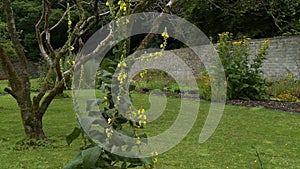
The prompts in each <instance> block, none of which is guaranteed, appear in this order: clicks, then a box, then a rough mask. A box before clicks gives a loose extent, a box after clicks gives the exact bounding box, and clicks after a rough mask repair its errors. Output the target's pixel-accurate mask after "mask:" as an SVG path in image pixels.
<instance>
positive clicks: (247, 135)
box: [0, 94, 300, 169]
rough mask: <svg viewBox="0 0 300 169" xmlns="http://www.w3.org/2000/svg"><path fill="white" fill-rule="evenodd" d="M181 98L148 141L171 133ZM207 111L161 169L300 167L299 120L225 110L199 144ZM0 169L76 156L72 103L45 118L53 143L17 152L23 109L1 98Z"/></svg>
mask: <svg viewBox="0 0 300 169" xmlns="http://www.w3.org/2000/svg"><path fill="white" fill-rule="evenodd" d="M132 97H133V101H134V105H135V106H136V108H141V107H143V108H145V109H147V108H149V106H150V103H149V101H148V97H147V95H141V94H133V95H132ZM179 108H180V99H178V98H168V103H167V106H166V109H165V111H164V113H163V114H162V115H161V116H160V117H159V118H158V119H156V120H155V121H153V122H151V123H149V124H147V126H146V128H145V129H143V130H144V132H146V133H148V135H149V136H154V135H157V134H159V133H162V132H163V131H164V130H166V129H167V128H169V127H170V126H171V125H172V124H173V122H174V120H175V119H176V117H177V115H178V110H179ZM208 110H209V103H208V102H201V106H200V111H199V114H198V117H197V120H196V123H195V124H194V127H193V128H192V130H191V131H190V132H189V133H188V135H187V137H185V138H184V140H183V141H182V142H181V143H180V144H178V145H177V146H175V147H174V148H173V149H171V150H170V151H168V152H166V153H164V154H161V155H159V158H158V164H157V168H162V169H173V168H174V169H175V168H176V169H179V168H180V169H182V168H183V169H185V168H186V169H190V168H247V169H249V168H260V164H259V160H258V158H257V156H256V150H257V151H258V152H259V154H260V157H261V160H262V163H263V167H264V168H272V169H273V168H278V169H279V168H280V169H282V168H289V169H290V168H300V158H299V156H300V151H299V149H300V115H299V114H288V113H284V112H279V111H271V110H266V109H263V108H260V107H258V108H245V107H237V106H230V105H228V106H226V108H225V111H224V114H223V117H222V119H221V121H220V124H219V126H218V128H217V130H216V131H215V133H214V135H213V136H212V137H211V138H210V139H209V140H208V141H207V142H205V143H203V144H199V143H198V139H199V134H200V132H201V129H202V126H203V124H204V122H205V118H206V116H207V113H208ZM0 121H1V125H0V131H1V132H0V168H14V169H15V168H16V169H18V168H30V169H35V168H61V167H63V166H64V165H65V164H66V163H67V162H68V161H69V160H70V159H71V158H73V156H75V155H76V154H77V151H78V149H79V145H80V143H79V142H80V140H77V141H76V142H75V143H73V145H71V147H69V146H67V145H66V142H65V136H66V135H68V134H69V133H70V132H71V131H72V129H73V127H74V126H76V122H75V113H74V111H73V106H72V99H71V98H60V99H55V100H54V102H53V103H52V104H51V106H50V108H49V110H48V112H47V113H46V115H45V119H44V127H45V132H46V135H47V136H48V137H49V139H50V141H51V143H49V144H47V145H45V146H43V147H38V148H27V149H23V150H19V149H16V148H17V146H16V144H15V143H16V142H18V141H19V140H21V139H22V138H24V134H23V133H24V132H23V128H22V125H21V119H20V115H19V110H18V108H17V105H16V103H15V101H14V100H13V99H12V98H11V97H10V96H8V95H6V96H0Z"/></svg>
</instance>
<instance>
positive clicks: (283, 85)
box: [267, 74, 300, 98]
mask: <svg viewBox="0 0 300 169" xmlns="http://www.w3.org/2000/svg"><path fill="white" fill-rule="evenodd" d="M271 82H272V85H271V86H270V87H269V88H268V90H267V92H268V94H269V95H271V96H273V97H275V98H276V97H277V96H279V95H280V94H284V93H286V92H288V93H290V94H292V95H293V96H295V97H298V98H300V81H297V80H295V79H294V78H293V75H292V74H289V75H288V76H287V77H284V78H280V79H276V80H271Z"/></svg>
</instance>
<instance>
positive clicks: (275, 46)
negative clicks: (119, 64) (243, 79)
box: [171, 36, 300, 80]
mask: <svg viewBox="0 0 300 169" xmlns="http://www.w3.org/2000/svg"><path fill="white" fill-rule="evenodd" d="M264 40H266V39H254V40H251V42H250V47H251V53H252V54H255V53H256V51H257V50H258V49H259V48H260V44H261V43H262V42H263V41H264ZM268 40H270V48H269V51H268V55H267V60H266V61H265V62H264V64H263V67H262V70H263V72H264V74H263V76H264V77H267V78H281V77H287V75H288V73H289V72H291V73H293V76H294V78H295V79H297V80H300V36H292V37H282V38H268ZM171 52H172V53H174V54H175V55H177V56H179V57H181V58H182V60H184V61H185V62H186V63H187V64H188V65H189V66H190V68H192V70H193V73H194V74H199V73H200V72H201V71H202V70H203V69H204V67H203V66H199V61H200V59H199V57H198V56H197V55H196V54H195V53H194V52H193V51H192V50H191V49H186V48H185V49H177V50H172V51H171ZM204 53H206V52H204ZM199 56H200V57H201V59H203V58H206V57H205V56H203V54H202V53H201V52H200V54H199ZM185 74H186V73H185V72H182V76H183V77H184V76H185Z"/></svg>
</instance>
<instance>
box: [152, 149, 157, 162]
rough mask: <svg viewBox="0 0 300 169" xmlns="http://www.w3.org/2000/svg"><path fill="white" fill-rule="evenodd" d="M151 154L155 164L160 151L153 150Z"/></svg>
mask: <svg viewBox="0 0 300 169" xmlns="http://www.w3.org/2000/svg"><path fill="white" fill-rule="evenodd" d="M151 155H152V162H153V163H154V164H156V163H157V161H158V160H157V156H158V153H157V152H156V151H154V152H152V153H151Z"/></svg>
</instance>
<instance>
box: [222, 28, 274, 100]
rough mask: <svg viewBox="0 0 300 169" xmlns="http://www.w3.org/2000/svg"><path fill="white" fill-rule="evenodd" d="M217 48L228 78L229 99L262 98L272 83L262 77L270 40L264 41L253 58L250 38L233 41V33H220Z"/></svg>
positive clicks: (265, 97)
mask: <svg viewBox="0 0 300 169" xmlns="http://www.w3.org/2000/svg"><path fill="white" fill-rule="evenodd" d="M219 37H220V39H219V41H218V45H217V50H218V53H219V56H220V59H221V61H222V64H223V67H224V71H225V75H226V78H227V97H228V98H229V99H243V100H262V99H267V98H268V97H269V96H268V95H267V93H266V89H267V87H268V86H269V85H270V84H269V83H268V82H267V81H266V79H264V78H262V77H261V74H262V70H261V67H262V64H263V62H264V60H266V57H265V56H266V54H267V50H268V45H269V41H267V40H266V41H264V42H263V44H262V45H261V48H260V49H259V50H258V51H257V54H255V56H254V57H253V58H251V57H250V48H249V40H250V39H248V38H244V39H242V40H241V41H234V42H233V41H232V34H230V33H228V32H226V33H222V34H219Z"/></svg>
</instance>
